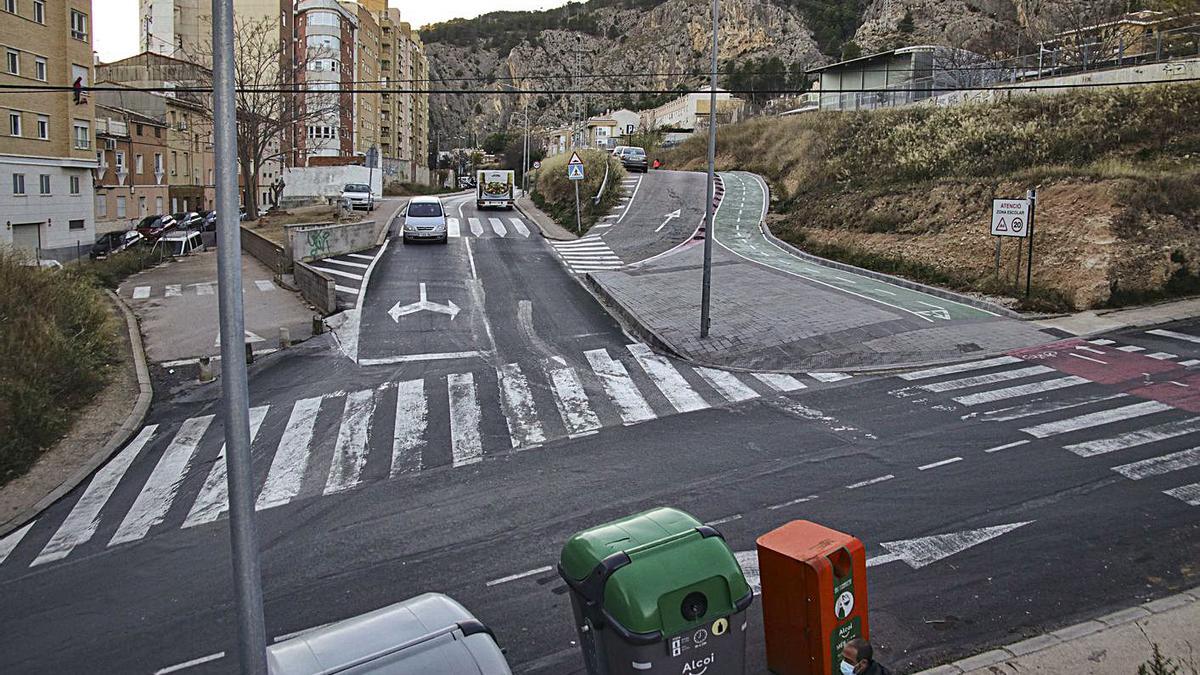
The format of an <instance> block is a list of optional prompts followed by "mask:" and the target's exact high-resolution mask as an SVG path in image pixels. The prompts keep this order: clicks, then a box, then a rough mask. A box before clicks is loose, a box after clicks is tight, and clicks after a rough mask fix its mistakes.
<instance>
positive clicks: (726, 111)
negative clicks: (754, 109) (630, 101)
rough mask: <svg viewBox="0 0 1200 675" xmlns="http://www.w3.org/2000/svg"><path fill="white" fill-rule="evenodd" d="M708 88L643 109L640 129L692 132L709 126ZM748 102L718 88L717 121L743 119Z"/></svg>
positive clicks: (731, 121) (723, 122)
mask: <svg viewBox="0 0 1200 675" xmlns="http://www.w3.org/2000/svg"><path fill="white" fill-rule="evenodd" d="M710 96H711V94H710V93H709V90H707V89H705V90H702V91H697V92H691V93H688V94H684V95H683V96H680V97H679V98H677V99H675V100H673V101H668V102H666V103H664V104H662V105H660V106H658V107H657V108H653V109H651V110H643V111H642V112H641V123H640V125H641V128H643V129H669V130H673V131H677V132H683V133H692V132H695V131H697V130H700V129H707V128H708V111H709V105H708V101H709V98H710ZM745 108H746V102H745V101H744V100H742V99H740V98H736V97H734V96H733V94H730V93H729V92H727V91H725V90H724V89H720V88H718V89H717V124H718V125H721V124H732V123H734V122H737V121H739V120H741V118H742V116H743V114H744V111H745Z"/></svg>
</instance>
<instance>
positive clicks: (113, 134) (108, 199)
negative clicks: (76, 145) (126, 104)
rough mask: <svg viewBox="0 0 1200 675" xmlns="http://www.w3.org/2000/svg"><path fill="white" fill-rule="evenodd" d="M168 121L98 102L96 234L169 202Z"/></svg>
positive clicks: (157, 211) (159, 209)
mask: <svg viewBox="0 0 1200 675" xmlns="http://www.w3.org/2000/svg"><path fill="white" fill-rule="evenodd" d="M167 135H168V129H167V125H166V124H165V123H163V122H162V121H160V120H156V119H154V118H152V117H148V116H146V115H141V114H139V113H136V112H134V111H131V110H124V109H121V108H114V107H109V106H105V105H97V106H96V154H97V156H98V157H99V160H100V166H99V167H98V168H97V169H96V186H95V189H96V199H95V202H96V233H97V234H104V233H106V232H114V231H122V230H128V229H131V228H132V227H134V225H135V224H136V223H137V221H139V220H140V219H142V218H145V217H146V216H151V215H161V214H163V213H166V212H167V208H168V206H169V201H168V199H169V196H170V193H169V188H168V186H167V180H166V179H167V153H168V151H169V148H168V146H167Z"/></svg>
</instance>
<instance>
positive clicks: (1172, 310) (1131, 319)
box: [1037, 298, 1200, 336]
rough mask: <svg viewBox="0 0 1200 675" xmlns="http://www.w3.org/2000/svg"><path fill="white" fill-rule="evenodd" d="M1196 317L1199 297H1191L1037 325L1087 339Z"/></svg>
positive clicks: (1198, 314)
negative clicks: (1107, 333) (1127, 329)
mask: <svg viewBox="0 0 1200 675" xmlns="http://www.w3.org/2000/svg"><path fill="white" fill-rule="evenodd" d="M1197 316H1200V298H1188V299H1185V300H1172V301H1169V302H1160V303H1158V304H1154V305H1148V306H1146V307H1132V308H1129V309H1107V310H1104V309H1102V310H1092V311H1087V312H1079V313H1078V314H1071V315H1069V316H1064V317H1059V318H1056V319H1046V320H1044V321H1038V322H1037V323H1038V325H1040V326H1043V327H1046V328H1055V329H1058V330H1061V331H1064V332H1067V333H1070V334H1072V335H1080V336H1087V335H1094V334H1096V333H1104V332H1107V331H1110V330H1116V329H1118V328H1131V327H1141V326H1153V325H1156V324H1160V323H1168V322H1171V321H1179V320H1181V319H1191V318H1193V317H1197Z"/></svg>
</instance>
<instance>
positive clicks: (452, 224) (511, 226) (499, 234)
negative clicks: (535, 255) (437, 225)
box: [446, 216, 534, 239]
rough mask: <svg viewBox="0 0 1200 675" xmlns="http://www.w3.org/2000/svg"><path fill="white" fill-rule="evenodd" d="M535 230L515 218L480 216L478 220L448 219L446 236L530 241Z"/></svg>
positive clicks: (452, 237)
mask: <svg viewBox="0 0 1200 675" xmlns="http://www.w3.org/2000/svg"><path fill="white" fill-rule="evenodd" d="M533 231H534V230H533V229H531V228H530V226H529V225H528V224H527V223H526V222H525V221H524V220H523V219H521V218H516V217H513V216H504V217H499V216H489V217H484V216H480V217H478V218H446V236H447V237H449V238H451V239H458V238H461V237H467V236H471V237H476V238H484V237H488V238H505V237H511V238H514V239H519V238H524V239H528V238H529V235H531V234H532V233H533Z"/></svg>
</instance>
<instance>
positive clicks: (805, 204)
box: [668, 85, 1200, 310]
mask: <svg viewBox="0 0 1200 675" xmlns="http://www.w3.org/2000/svg"><path fill="white" fill-rule="evenodd" d="M1197 119H1200V85H1172V86H1147V87H1140V88H1136V89H1123V90H1104V91H1088V92H1078V93H1071V94H1060V95H1056V96H1019V97H1016V98H1013V99H1011V100H1009V101H1005V102H1001V103H996V104H988V105H971V106H961V107H950V108H937V107H932V106H915V107H909V108H901V109H894V110H883V111H874V112H857V113H811V114H808V115H801V116H795V117H787V118H761V119H756V120H751V121H749V122H746V123H743V124H738V125H733V126H730V127H725V128H722V129H720V130H719V132H718V136H717V141H718V157H717V164H718V168H719V169H720V170H733V169H740V170H746V171H753V172H755V173H758V174H761V175H763V176H764V177H766V179H767V181H768V182H769V183H770V185H771V189H772V214H771V216H769V223H770V225H771V228H772V230H773V231H774V232H775V233H776V234H777V235H778V236H780V237H781V238H783V239H785V240H787V241H789V242H790V243H792V244H794V245H796V246H799V247H801V248H803V249H806V250H808V251H811V252H813V253H816V254H818V255H823V256H826V257H830V258H834V259H838V260H842V261H845V262H848V263H851V264H855V265H860V266H863V267H868V268H871V269H876V270H880V271H883V272H889V273H893V274H899V275H902V276H906V277H910V278H913V279H916V280H919V281H924V282H929V283H934V284H938V285H942V286H947V287H951V288H955V289H958V290H964V291H977V292H983V293H988V294H994V295H1010V296H1011V295H1018V294H1015V293H1014V291H1013V280H1014V279H1015V278H1016V273H1017V270H1016V261H1017V253H1016V250H1017V249H1016V245H1015V242H1012V241H1008V242H1005V246H1004V249H1003V262H1002V267H1001V275H1000V276H999V277H996V276H995V274H994V267H993V266H994V262H995V258H994V240H993V238H992V237H991V236H990V234H989V223H990V203H991V199H992V198H993V197H1019V196H1024V192H1025V190H1026V189H1027V188H1029V187H1034V186H1040V188H1039V203H1038V214H1037V215H1038V218H1037V223H1036V232H1037V234H1036V237H1035V256H1034V258H1035V263H1034V269H1033V276H1034V295H1035V297H1034V298H1033V299H1032V300H1031V301H1024V300H1021V301H1020V304H1021V306H1024V307H1026V308H1029V309H1042V310H1067V309H1084V308H1088V307H1103V306H1117V305H1122V304H1130V303H1135V302H1143V301H1147V300H1154V299H1159V298H1165V297H1172V296H1179V295H1186V294H1195V293H1200V124H1197V123H1196V120H1197ZM705 150H706V139H705V138H702V137H693V138H691V139H689V140H688V141H687V142H686V143H684V144H682V145H681V146H680V147H678V148H676V149H674V150H673V151H671V152H670V153H669V154H668V165H669V166H671V167H673V168H686V169H696V170H701V169H703V165H704V157H705ZM1021 276H1022V279H1023V274H1022V275H1021Z"/></svg>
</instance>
